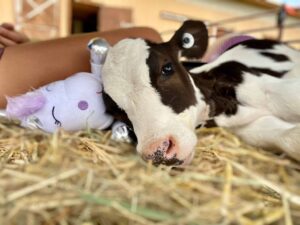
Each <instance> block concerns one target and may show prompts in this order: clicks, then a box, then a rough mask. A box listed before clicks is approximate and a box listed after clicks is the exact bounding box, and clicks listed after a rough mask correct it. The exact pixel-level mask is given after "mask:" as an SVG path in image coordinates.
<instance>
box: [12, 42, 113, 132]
mask: <svg viewBox="0 0 300 225" xmlns="http://www.w3.org/2000/svg"><path fill="white" fill-rule="evenodd" d="M89 47H90V51H91V70H92V73H85V72H82V73H77V74H74V75H73V76H71V77H68V78H67V79H65V80H61V81H56V82H53V83H50V84H48V85H46V86H43V87H41V88H39V89H37V90H34V91H32V92H28V93H26V94H24V95H21V96H17V97H12V98H11V97H8V98H7V100H8V104H7V108H6V115H7V116H8V117H10V118H13V119H19V120H20V121H21V123H22V125H23V126H25V127H37V128H40V129H42V130H45V131H47V132H53V131H55V130H56V129H58V128H63V129H64V130H67V131H76V130H82V129H86V128H95V129H105V128H107V127H108V126H110V125H111V124H112V122H113V118H112V117H111V116H110V115H108V114H106V112H105V111H106V110H105V105H104V103H103V99H102V89H103V88H102V82H101V67H102V64H103V62H104V59H105V57H106V53H107V50H108V44H107V43H106V42H105V41H104V40H99V39H97V40H96V41H95V40H93V41H92V42H91V43H90V44H89Z"/></svg>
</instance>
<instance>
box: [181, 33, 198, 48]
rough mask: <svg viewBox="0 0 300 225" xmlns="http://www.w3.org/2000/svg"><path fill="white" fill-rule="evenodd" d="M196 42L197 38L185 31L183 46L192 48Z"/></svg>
mask: <svg viewBox="0 0 300 225" xmlns="http://www.w3.org/2000/svg"><path fill="white" fill-rule="evenodd" d="M194 44H195V39H194V37H193V35H192V34H190V33H184V34H183V36H182V47H184V48H191V47H193V45H194Z"/></svg>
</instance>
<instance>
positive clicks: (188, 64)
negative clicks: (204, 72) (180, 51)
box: [181, 61, 206, 71]
mask: <svg viewBox="0 0 300 225" xmlns="http://www.w3.org/2000/svg"><path fill="white" fill-rule="evenodd" d="M181 64H182V65H183V66H184V68H185V69H186V70H187V71H190V70H191V69H194V68H196V67H200V66H203V65H205V64H206V63H205V62H200V61H182V62H181Z"/></svg>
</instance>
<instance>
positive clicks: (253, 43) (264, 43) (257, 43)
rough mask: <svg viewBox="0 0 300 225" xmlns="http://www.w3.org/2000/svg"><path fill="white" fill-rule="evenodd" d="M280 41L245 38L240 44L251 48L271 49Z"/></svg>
mask: <svg viewBox="0 0 300 225" xmlns="http://www.w3.org/2000/svg"><path fill="white" fill-rule="evenodd" d="M279 44H280V42H278V41H274V40H268V39H263V40H257V39H253V40H247V41H244V42H242V43H241V45H243V46H246V47H247V48H252V49H259V50H264V49H273V48H274V46H275V45H279Z"/></svg>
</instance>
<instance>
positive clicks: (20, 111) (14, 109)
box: [6, 91, 46, 119]
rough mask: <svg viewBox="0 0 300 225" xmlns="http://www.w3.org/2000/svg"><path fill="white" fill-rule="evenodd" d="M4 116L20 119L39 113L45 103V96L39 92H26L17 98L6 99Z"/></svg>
mask: <svg viewBox="0 0 300 225" xmlns="http://www.w3.org/2000/svg"><path fill="white" fill-rule="evenodd" d="M6 100H7V106H6V116H7V117H9V118H12V119H22V118H25V117H27V116H29V115H31V114H33V113H35V112H37V111H39V110H40V109H41V108H43V106H44V105H45V103H46V98H45V96H44V95H43V94H42V93H41V92H39V91H33V92H28V93H26V94H24V95H21V96H17V97H6Z"/></svg>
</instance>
